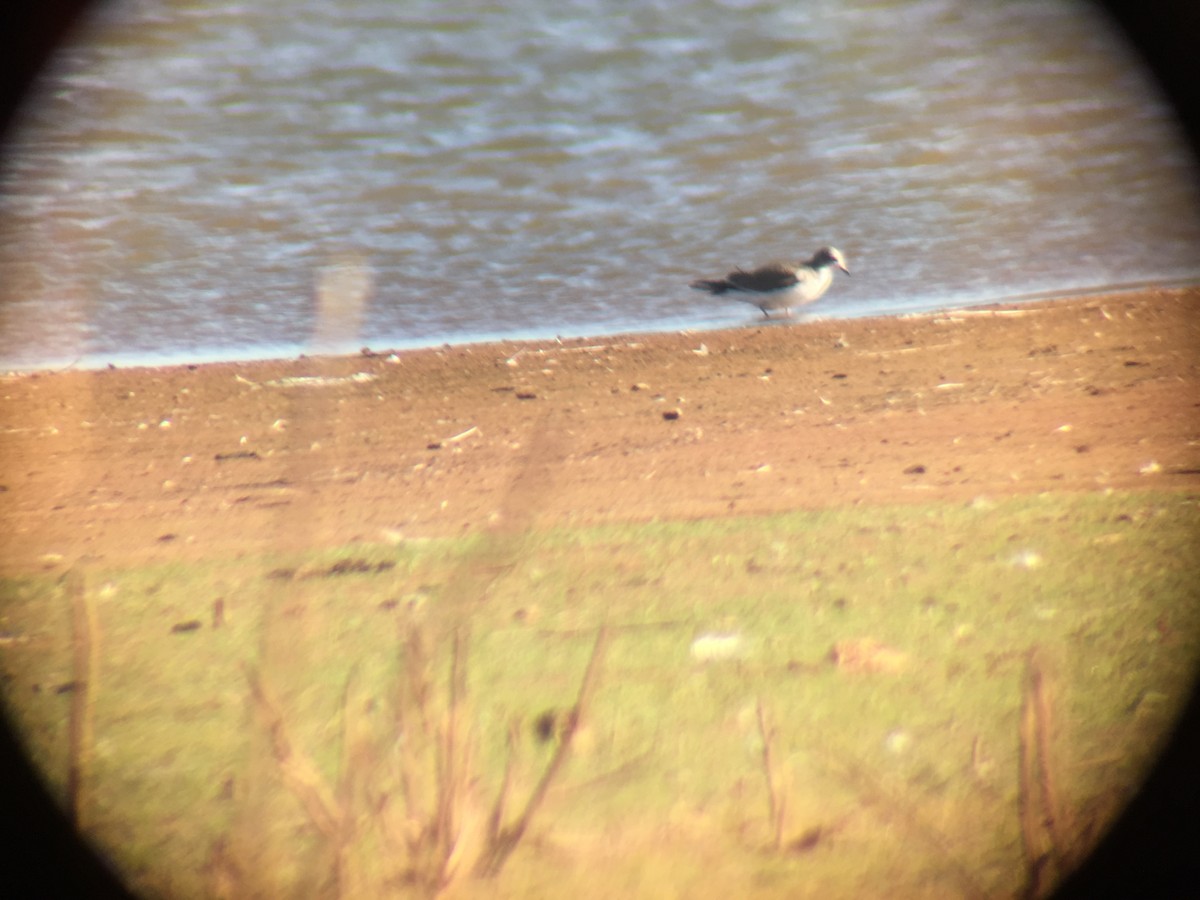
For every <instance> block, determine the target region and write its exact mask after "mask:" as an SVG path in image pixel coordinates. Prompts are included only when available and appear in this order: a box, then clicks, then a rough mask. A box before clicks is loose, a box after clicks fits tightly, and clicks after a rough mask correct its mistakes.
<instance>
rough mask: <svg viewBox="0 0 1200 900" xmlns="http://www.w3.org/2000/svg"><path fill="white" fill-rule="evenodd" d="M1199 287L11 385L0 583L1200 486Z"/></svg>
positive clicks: (27, 379)
mask: <svg viewBox="0 0 1200 900" xmlns="http://www.w3.org/2000/svg"><path fill="white" fill-rule="evenodd" d="M1198 363H1200V288H1191V289H1185V290H1171V291H1167V290H1162V291H1148V292H1143V293H1140V294H1131V295H1121V296H1108V297H1094V298H1086V299H1074V300H1063V301H1057V302H1050V303H1041V304H1034V305H1025V306H1021V307H1015V308H995V309H978V310H966V311H959V312H947V313H939V314H931V315H924V316H917V317H908V318H898V319H864V320H856V321H818V322H810V323H797V324H789V323H784V324H764V325H763V326H761V327H748V328H739V329H731V330H724V331H715V332H702V333H701V332H697V333H690V334H655V335H634V336H623V337H616V338H604V339H596V340H591V341H588V340H578V341H568V342H564V343H558V342H554V341H540V342H526V343H521V342H501V343H495V344H482V345H471V346H462V347H453V348H451V347H446V348H442V349H430V350H420V351H408V352H401V353H398V354H391V353H389V352H387V351H381V352H375V353H370V352H364V353H363V354H362V355H359V356H352V357H345V358H299V359H292V360H282V361H265V362H245V363H226V364H212V365H202V366H181V367H175V368H161V369H108V370H101V371H67V372H58V373H41V374H33V375H12V376H7V377H5V378H4V379H3V382H2V388H3V389H2V395H3V419H2V421H0V459H2V460H3V483H2V486H0V519H2V520H3V522H4V525H5V531H6V536H5V539H4V541H3V543H2V550H0V568H3V569H4V570H8V571H13V570H22V569H25V570H27V569H28V568H30V567H40V566H52V567H57V566H63V565H71V564H73V563H75V562H86V563H90V564H99V565H105V564H123V563H126V562H139V561H150V560H156V559H161V560H167V559H170V558H173V557H178V556H180V555H181V554H182V555H186V556H188V557H193V556H209V555H222V554H227V553H236V552H239V551H254V550H260V549H266V548H269V547H281V548H300V547H309V546H323V545H332V544H339V543H344V542H348V541H368V542H377V541H387V540H399V539H403V538H411V537H420V536H430V535H453V534H462V533H467V532H471V531H474V530H478V529H482V528H486V527H489V526H490V525H491V524H492V523H495V522H497V521H498V520H500V519H501V518H502V517H503V518H507V519H508V520H512V519H514V518H516V519H518V520H519V521H520V522H521V524H538V525H552V524H565V523H577V524H582V523H593V522H604V521H614V520H623V521H639V520H648V519H656V518H657V519H690V518H695V517H705V516H730V515H752V514H757V513H769V512H777V511H783V510H790V509H797V508H820V507H828V506H834V505H839V504H864V503H866V504H875V503H897V502H901V503H904V502H914V503H919V502H929V501H966V500H970V499H973V498H976V497H980V496H983V497H997V496H1003V495H1008V494H1013V493H1018V492H1039V491H1048V490H1051V491H1091V490H1099V489H1106V488H1112V489H1116V490H1125V489H1140V488H1154V489H1168V490H1188V491H1195V490H1200V368H1198Z"/></svg>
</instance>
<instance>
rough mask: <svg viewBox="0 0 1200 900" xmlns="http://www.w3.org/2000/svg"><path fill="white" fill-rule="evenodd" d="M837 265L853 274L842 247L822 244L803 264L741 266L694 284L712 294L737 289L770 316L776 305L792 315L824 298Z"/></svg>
mask: <svg viewBox="0 0 1200 900" xmlns="http://www.w3.org/2000/svg"><path fill="white" fill-rule="evenodd" d="M835 267H836V268H839V269H841V270H842V271H843V272H845V273H846V274H847V275H849V274H850V270H849V269H847V268H846V260H845V259H844V258H843V257H842V254H841V252H840V251H838V250H836V249H834V248H833V247H822V248H821V249H820V250H818V251H817V252H816V253H814V254H813V257H812V259H810V260H809V261H808V262H806V263H803V264H802V265H797V266H789V265H785V264H784V263H767V264H766V265H765V266H760V267H759V268H757V269H754V270H753V271H750V272H747V271H746V270H745V269H741V268H738V269H734V270H733V271H732V272H730V273H729V274H728V275H726V276H725V277H724V278H714V279H707V278H702V279H700V280H698V281H693V282H692V283H691V285H690V286H691V287H693V288H695V289H696V290H698V291H708V292H709V293H710V294H724V293H726V292H730V293H733V295H734V296H735V298H736V299H738V300H741V301H743V302H744V303H753V304H754V305H755V306H757V307H758V308H759V309H761V310H762V313H763V315H764V316H766V317H768V318H770V314H771V313H770V311H771V310H773V309H782V310H784V311H785V312H786V313H787V314H788V315H791V312H792V307H793V306H804V305H805V304H808V303H813V302H814V301H816V300H819V299H821V297H822V295H824V293H825V292H826V291H827V290H829V285H831V284H832V283H833V270H834V268H835Z"/></svg>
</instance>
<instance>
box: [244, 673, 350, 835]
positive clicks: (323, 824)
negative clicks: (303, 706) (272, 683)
mask: <svg viewBox="0 0 1200 900" xmlns="http://www.w3.org/2000/svg"><path fill="white" fill-rule="evenodd" d="M242 671H243V672H244V673H245V676H246V681H247V682H248V683H249V685H250V696H251V699H252V700H253V701H254V706H255V709H256V710H257V711H258V714H259V717H260V718H261V719H262V721H263V725H264V726H265V727H266V729H267V733H268V734H269V735H270V738H271V750H272V753H273V754H274V756H275V762H276V764H277V765H278V766H279V774H280V775H281V776H282V778H283V782H284V784H286V785H287V786H288V789H289V790H291V792H292V793H293V794H294V795H295V796H296V798H297V799H298V800H299V801H300V803H301V804H302V805H303V806H304V809H305V812H307V813H308V817H309V818H310V819H311V820H312V823H313V824H314V825H315V826H316V827H317V829H318V830H319V831H320V832H321V833H322V834H323V835H325V836H326V837H327V838H329V839H331V840H335V841H339V842H340V840H341V834H342V829H343V827H344V814H343V811H342V810H341V809H340V808H339V806H338V804H337V801H336V800H335V799H334V796H333V792H332V791H331V790H330V789H329V786H328V785H327V784H326V783H325V779H324V778H323V777H322V776H321V773H320V771H319V770H318V769H317V767H316V765H315V764H314V763H313V762H312V760H310V759H309V758H308V757H307V756H305V755H304V754H303V753H299V752H297V751H296V750H295V748H294V747H293V746H292V742H291V739H290V738H289V737H288V734H287V727H286V725H285V723H284V721H283V713H282V712H280V709H279V704H278V703H277V702H276V701H275V699H274V698H273V697H272V696H271V695H270V694H269V693H268V691H267V688H266V686H265V685H264V684H263V682H262V679H261V678H260V677H259V675H258V673H257V672H256V671H255V670H254V669H252V668H251V667H250V666H247V665H243V666H242Z"/></svg>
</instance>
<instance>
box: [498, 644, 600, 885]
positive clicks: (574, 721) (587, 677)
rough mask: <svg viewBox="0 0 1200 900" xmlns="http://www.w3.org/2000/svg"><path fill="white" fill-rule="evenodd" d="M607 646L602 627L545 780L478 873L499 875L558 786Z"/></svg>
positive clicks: (500, 833)
mask: <svg viewBox="0 0 1200 900" xmlns="http://www.w3.org/2000/svg"><path fill="white" fill-rule="evenodd" d="M607 645H608V628H607V627H606V626H601V627H600V628H599V629H598V630H597V632H596V642H595V643H594V644H593V645H592V655H591V657H590V658H589V659H588V664H587V669H586V670H585V671H584V673H583V679H582V681H581V682H580V684H579V694H578V696H577V697H576V698H575V705H574V707H572V709H571V711H570V712H569V713H568V714H567V719H566V723H565V726H564V727H563V730H562V734H561V736H560V737H559V743H558V748H557V749H556V750H555V752H554V755H553V756H552V757H551V758H550V761H549V762H548V763H547V764H546V769H545V771H544V772H542V777H541V779H540V780H539V781H538V783H537V786H536V787H534V789H533V792H532V793H531V794H530V795H529V800H528V801H526V803H525V808H524V810H522V812H521V814H520V815H519V816H518V817H517V819H516V821H515V822H513V824H512V825H511V826H509V827H507V828H501V829H500V831H499V833H498V835H497V837H496V839H495V840H494V841H492V842H490V843H489V846H488V847H487V848H486V849H485V850H484V852H483V853H482V854H481V855H480V858H479V862H478V864H477V865H476V867H475V872H476V874H478V875H483V876H487V877H493V876H495V875H497V874H499V872H500V869H501V868H503V866H504V863H505V862H506V861H507V860H508V857H509V856H510V855H512V852H513V851H514V850H515V849H516V848H517V845H518V844H519V843H520V842H521V838H523V837H524V836H525V832H526V831H527V830H528V828H529V823H530V822H531V821H532V819H533V816H534V814H535V813H536V812H537V811H538V808H539V807H540V806H541V805H542V802H543V801H544V800H545V799H546V793H547V791H549V790H550V786H551V785H552V784H553V783H554V779H555V778H557V777H558V774H559V772H560V771H561V770H562V767H563V765H564V764H565V763H566V761H567V757H568V756H569V755H570V752H571V743H572V741H573V740H574V738H575V734H576V732H578V730H579V727H580V725H581V724H582V722H583V721H584V718H585V716H586V715H587V712H588V708H589V706H590V705H591V699H592V694H593V693H594V692H595V689H596V682H597V679H598V677H599V673H600V664H601V662H602V660H603V658H604V651H605V650H606V648H607Z"/></svg>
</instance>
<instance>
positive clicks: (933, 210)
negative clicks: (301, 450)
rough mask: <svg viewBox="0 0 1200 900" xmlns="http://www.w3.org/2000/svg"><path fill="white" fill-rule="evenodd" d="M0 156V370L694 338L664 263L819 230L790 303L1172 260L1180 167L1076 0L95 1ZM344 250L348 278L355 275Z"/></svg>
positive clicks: (991, 289)
mask: <svg viewBox="0 0 1200 900" xmlns="http://www.w3.org/2000/svg"><path fill="white" fill-rule="evenodd" d="M101 13H102V19H103V21H102V22H100V23H98V24H97V26H96V27H95V28H94V29H92V30H91V31H90V32H88V34H87V35H86V40H83V41H81V42H80V43H79V44H77V45H76V46H74V47H72V48H70V49H69V50H67V51H65V52H64V53H63V54H62V57H61V59H60V61H59V65H58V67H57V68H56V69H55V70H54V71H53V72H52V73H49V74H48V75H47V76H46V78H45V79H44V82H43V85H42V90H41V93H40V95H39V96H38V97H37V99H36V100H35V101H34V102H33V103H31V105H30V107H29V110H28V116H27V122H26V126H25V128H24V129H23V131H22V132H21V133H20V134H19V136H18V141H17V143H16V144H15V145H14V146H13V147H11V148H9V153H8V158H7V160H6V167H5V170H4V196H3V206H2V208H0V213H2V219H0V222H2V226H0V227H2V228H3V246H4V249H3V251H0V292H2V295H0V297H2V300H3V306H2V307H0V330H2V332H3V334H2V337H0V359H2V360H4V361H6V362H7V363H9V364H34V363H37V362H39V361H42V362H44V361H47V360H54V359H70V358H74V357H76V356H79V355H89V354H90V355H93V356H95V357H97V358H98V361H104V360H107V359H110V358H114V357H116V356H119V355H120V354H123V353H125V354H143V355H145V354H149V355H152V356H171V355H191V356H193V357H195V356H199V355H203V354H208V353H219V354H222V355H238V354H242V355H256V354H261V353H263V352H267V351H268V349H269V348H280V347H291V348H292V349H295V347H296V346H298V345H301V344H303V343H304V342H305V341H306V340H308V338H309V337H310V336H312V335H313V334H314V329H316V328H317V327H318V326H317V325H316V317H317V299H316V298H317V296H318V295H319V294H320V293H321V291H320V288H319V284H320V283H321V281H322V278H323V277H325V276H323V275H322V272H324V271H326V269H327V267H328V266H329V265H330V264H331V263H330V261H331V260H337V259H340V258H345V257H346V256H347V254H349V255H351V256H353V257H354V258H356V259H359V260H361V261H362V263H361V264H362V265H363V266H364V267H365V268H368V269H370V273H369V277H370V278H372V279H373V287H372V288H368V290H369V292H370V308H369V309H368V310H364V311H363V312H362V318H361V323H360V325H359V326H358V327H357V328H356V329H343V330H342V332H341V333H340V336H341V337H342V338H343V339H344V342H343V344H342V346H344V347H352V346H357V345H358V344H363V343H365V344H371V345H374V346H377V347H379V346H386V345H412V344H421V343H431V342H440V341H455V340H468V339H476V338H479V337H483V336H495V335H502V334H503V335H521V336H533V335H547V334H556V333H559V334H578V333H589V332H612V331H618V330H629V329H642V330H645V329H659V328H679V327H710V326H714V325H721V324H737V323H739V322H743V321H748V320H749V318H750V317H749V316H748V314H747V311H746V308H745V307H744V306H742V305H740V304H736V303H722V302H719V301H714V300H712V299H710V298H703V297H699V296H698V295H696V294H695V293H693V292H690V291H688V290H687V287H686V283H687V282H688V281H689V280H690V279H691V278H693V277H695V276H698V275H706V274H708V275H713V274H720V273H722V272H724V271H726V269H727V268H728V267H730V266H731V265H734V264H750V263H754V262H761V261H764V260H766V259H771V258H785V259H787V258H793V259H799V258H805V257H807V256H808V255H809V254H810V253H811V252H812V251H813V250H814V249H815V248H816V247H817V246H820V245H822V244H825V243H833V244H836V245H837V246H838V247H840V248H842V249H843V250H844V251H845V252H846V254H847V256H848V258H849V260H850V262H851V266H852V268H853V270H854V272H855V278H854V279H852V280H849V281H845V282H842V283H839V284H838V285H837V286H836V289H835V290H833V291H831V292H830V294H829V295H828V297H827V298H826V299H825V300H824V301H822V303H821V304H820V306H818V307H817V308H816V309H815V310H814V313H816V314H822V315H860V314H865V313H875V312H888V311H900V310H905V309H913V308H919V307H923V306H924V307H927V306H930V305H939V304H951V303H968V302H978V301H983V300H988V299H995V298H999V297H1005V296H1011V295H1019V294H1025V293H1030V292H1037V291H1058V290H1069V289H1072V288H1079V287H1092V286H1103V285H1121V284H1130V283H1137V282H1144V281H1163V280H1178V279H1187V278H1194V277H1197V276H1198V275H1200V266H1198V265H1197V263H1196V252H1195V250H1196V247H1197V245H1200V221H1198V216H1197V208H1198V204H1197V197H1196V192H1195V185H1194V172H1193V171H1192V169H1191V163H1190V162H1189V160H1188V158H1187V157H1186V155H1185V151H1184V150H1183V148H1182V144H1181V142H1180V141H1179V140H1178V138H1177V136H1176V135H1175V133H1174V131H1173V126H1172V123H1171V120H1170V113H1169V110H1168V109H1167V108H1166V107H1165V105H1164V104H1163V102H1162V101H1161V100H1160V98H1158V97H1157V96H1156V95H1155V94H1154V93H1153V92H1152V90H1151V89H1150V87H1149V83H1148V80H1147V77H1146V76H1145V75H1144V73H1143V72H1142V71H1141V70H1140V69H1138V68H1137V66H1136V65H1135V64H1134V61H1133V58H1132V55H1131V53H1130V52H1129V51H1128V50H1127V49H1126V48H1125V47H1124V46H1123V45H1122V44H1121V43H1120V40H1119V38H1117V37H1116V36H1114V35H1113V34H1111V33H1110V32H1109V31H1108V30H1107V28H1106V23H1104V22H1103V21H1102V20H1101V19H1099V18H1098V17H1097V16H1096V15H1095V14H1094V12H1093V11H1091V10H1090V9H1089V8H1087V7H1084V6H1082V5H1081V4H1074V3H1067V2H1062V3H1052V4H1047V3H1040V2H1027V3H1005V4H970V3H966V2H960V0H914V2H906V3H892V4H883V5H880V4H867V3H862V2H857V3H842V2H838V3H806V4H791V3H778V2H758V3H756V2H749V0H745V2H732V0H730V2H711V0H690V2H679V0H672V2H665V0H659V2H646V3H639V4H636V5H635V6H634V7H633V8H630V6H629V5H628V4H618V3H614V2H611V0H585V2H576V3H571V4H551V3H545V2H541V0H518V2H513V3H507V4H503V5H500V4H481V3H458V4H445V3H435V2H424V3H406V4H399V5H397V4H393V3H390V2H386V0H355V2H343V3H339V4H336V5H329V4H321V3H315V2H311V0H305V2H288V3H283V2H280V0H259V2H254V3H249V4H236V5H234V4H228V5H222V4H209V3H202V4H196V3H179V4H175V5H172V6H170V7H167V8H164V7H163V5H162V4H156V3H149V2H127V3H114V4H108V5H106V6H105V7H104V9H103V10H101ZM364 271H365V270H364Z"/></svg>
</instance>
